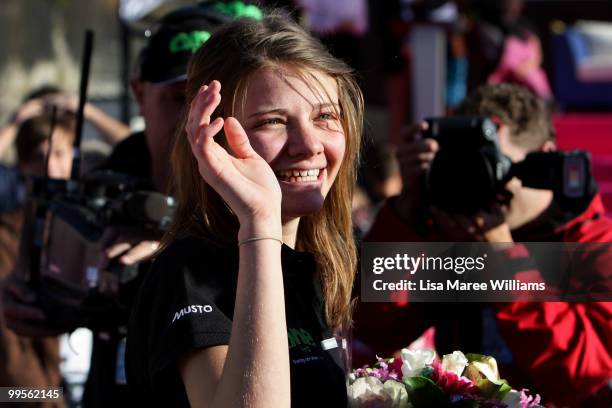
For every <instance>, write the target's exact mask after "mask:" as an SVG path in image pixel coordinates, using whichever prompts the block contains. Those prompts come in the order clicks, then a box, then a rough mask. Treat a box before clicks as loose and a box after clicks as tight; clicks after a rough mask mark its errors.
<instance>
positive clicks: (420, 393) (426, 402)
mask: <svg viewBox="0 0 612 408" xmlns="http://www.w3.org/2000/svg"><path fill="white" fill-rule="evenodd" d="M404 384H406V390H407V391H408V396H409V397H410V402H411V403H412V406H413V407H414V408H429V407H436V408H445V407H449V406H450V405H449V404H450V400H449V398H448V396H447V395H446V394H445V393H444V391H442V389H441V388H440V387H438V386H437V385H436V384H435V383H434V382H433V381H431V380H430V379H429V378H425V377H411V378H405V379H404Z"/></svg>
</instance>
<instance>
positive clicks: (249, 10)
mask: <svg viewBox="0 0 612 408" xmlns="http://www.w3.org/2000/svg"><path fill="white" fill-rule="evenodd" d="M214 10H215V11H216V12H217V13H221V14H225V15H228V16H231V17H234V18H243V17H245V18H252V19H254V20H261V19H262V18H263V12H262V11H261V9H260V8H259V7H257V6H256V5H254V4H244V3H243V2H241V1H229V2H227V3H217V4H215V5H214Z"/></svg>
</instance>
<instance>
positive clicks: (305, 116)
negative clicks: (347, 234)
mask: <svg viewBox="0 0 612 408" xmlns="http://www.w3.org/2000/svg"><path fill="white" fill-rule="evenodd" d="M248 82H249V85H248V88H247V90H246V95H245V98H244V103H243V104H242V105H243V106H242V107H241V108H240V107H239V111H238V112H237V117H238V119H239V121H240V123H241V124H242V125H243V127H244V129H245V130H246V133H247V135H248V136H249V140H250V142H251V145H252V146H253V148H254V149H255V151H256V152H257V153H258V154H259V155H260V156H262V157H263V159H264V160H266V161H267V162H268V163H269V164H270V167H272V170H273V171H274V173H275V174H276V176H277V178H278V181H279V184H280V186H281V190H282V193H283V199H282V207H281V208H282V216H283V219H284V220H285V221H287V220H291V219H294V218H297V217H300V216H303V215H307V214H312V213H314V212H316V211H319V210H320V209H321V208H322V207H323V202H324V200H325V197H326V196H327V194H328V193H329V190H330V189H331V187H332V185H333V183H334V180H335V178H336V176H337V174H338V170H339V169H340V164H341V163H342V158H343V156H344V152H345V135H344V132H343V129H342V124H341V121H340V117H339V115H340V108H339V102H338V87H337V85H336V82H335V81H334V80H333V79H332V78H331V77H329V76H328V75H325V74H323V73H320V72H316V71H300V72H298V71H296V70H292V69H284V68H265V69H260V70H258V71H256V72H254V73H253V74H252V75H251V76H250V77H249V81H248Z"/></svg>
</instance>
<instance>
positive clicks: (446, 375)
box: [431, 361, 480, 395]
mask: <svg viewBox="0 0 612 408" xmlns="http://www.w3.org/2000/svg"><path fill="white" fill-rule="evenodd" d="M432 367H433V372H432V373H431V380H432V381H433V382H434V383H436V384H437V385H438V386H439V387H440V388H442V390H443V391H444V392H445V393H446V394H449V395H468V394H469V395H479V394H480V390H479V389H478V387H476V385H474V383H473V382H471V381H470V380H468V379H467V378H465V377H460V376H458V375H457V374H455V373H454V372H452V371H445V370H444V369H443V368H442V365H441V364H440V363H439V362H437V361H436V362H434V363H433V365H432Z"/></svg>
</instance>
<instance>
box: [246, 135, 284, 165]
mask: <svg viewBox="0 0 612 408" xmlns="http://www.w3.org/2000/svg"><path fill="white" fill-rule="evenodd" d="M249 142H250V143H251V146H252V147H253V149H254V150H255V151H256V152H257V154H258V155H260V156H261V157H262V158H263V159H264V160H265V161H267V162H268V163H270V162H271V161H272V160H274V159H275V158H276V156H278V154H279V152H280V151H281V150H282V148H283V145H284V142H283V141H281V140H275V139H271V138H268V139H267V140H266V141H264V140H263V138H260V137H257V136H249Z"/></svg>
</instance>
